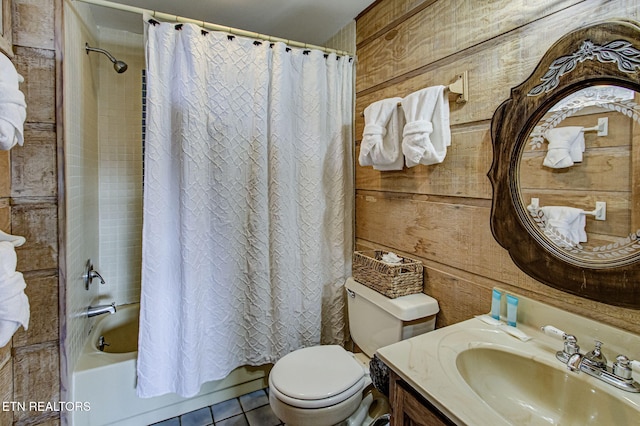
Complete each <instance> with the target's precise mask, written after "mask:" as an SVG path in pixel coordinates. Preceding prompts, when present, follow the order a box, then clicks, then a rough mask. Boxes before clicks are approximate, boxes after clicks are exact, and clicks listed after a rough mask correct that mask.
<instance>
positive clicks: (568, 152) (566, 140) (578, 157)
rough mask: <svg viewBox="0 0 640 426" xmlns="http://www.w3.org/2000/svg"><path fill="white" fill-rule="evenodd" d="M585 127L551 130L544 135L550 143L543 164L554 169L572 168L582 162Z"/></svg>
mask: <svg viewBox="0 0 640 426" xmlns="http://www.w3.org/2000/svg"><path fill="white" fill-rule="evenodd" d="M583 130H584V127H580V126H566V127H556V128H554V129H549V130H547V131H546V132H545V133H544V137H545V139H547V141H548V142H549V147H548V149H547V155H546V157H545V158H544V161H543V162H542V164H543V165H544V166H546V167H550V168H552V169H562V168H565V167H571V166H573V164H574V163H576V162H581V161H582V153H583V152H584V148H585V146H584V131H583Z"/></svg>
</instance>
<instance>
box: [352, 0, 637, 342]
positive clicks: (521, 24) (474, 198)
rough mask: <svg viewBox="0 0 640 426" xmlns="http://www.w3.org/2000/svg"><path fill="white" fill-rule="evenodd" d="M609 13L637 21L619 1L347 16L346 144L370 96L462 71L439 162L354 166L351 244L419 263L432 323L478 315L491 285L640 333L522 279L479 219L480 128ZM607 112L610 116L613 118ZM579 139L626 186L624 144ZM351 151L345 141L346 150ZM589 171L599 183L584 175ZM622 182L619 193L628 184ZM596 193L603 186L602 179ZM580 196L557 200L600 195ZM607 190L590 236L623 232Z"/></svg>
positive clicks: (618, 206) (485, 211) (392, 3)
mask: <svg viewBox="0 0 640 426" xmlns="http://www.w3.org/2000/svg"><path fill="white" fill-rule="evenodd" d="M619 17H624V18H626V19H636V20H638V19H639V18H640V5H638V4H637V2H635V1H630V0H621V1H615V2H607V1H600V0H593V1H592V0H586V1H578V0H566V1H551V0H549V1H544V2H527V1H525V0H522V1H520V0H519V1H515V2H514V1H507V0H500V1H493V2H480V1H471V2H465V1H463V0H455V1H452V2H435V3H433V4H431V3H429V4H427V2H415V3H414V2H411V1H403V0H383V1H379V2H377V3H376V4H375V5H374V6H372V7H371V8H370V9H368V10H367V11H366V12H365V13H363V14H362V15H361V16H359V17H358V19H357V22H356V28H357V41H358V51H357V55H358V73H357V88H356V91H357V93H356V130H355V131H356V139H360V138H361V135H362V130H363V126H364V123H363V118H362V116H361V113H362V111H363V110H364V108H365V107H366V106H368V105H369V104H371V103H372V102H374V101H377V100H380V99H383V98H388V97H395V96H400V97H403V96H406V95H408V94H409V93H412V92H413V91H416V90H419V89H422V88H424V87H428V86H433V85H438V84H448V83H449V82H451V81H452V80H453V79H454V78H455V76H456V75H457V74H458V73H459V72H461V71H464V70H468V71H469V88H470V89H469V102H468V103H466V104H456V103H453V102H451V103H450V104H449V105H450V110H451V129H452V146H451V147H450V148H449V150H448V153H447V157H446V158H445V160H444V162H443V163H442V164H438V165H434V166H418V167H415V168H412V169H406V168H405V169H404V170H402V171H394V172H378V171H375V170H373V169H372V168H371V167H366V168H365V167H360V166H359V165H357V164H356V169H355V171H356V181H355V182H356V226H355V233H356V246H357V247H358V248H369V249H371V248H382V249H386V250H393V251H396V252H398V253H401V254H405V255H407V256H413V257H417V258H419V259H421V260H422V261H423V263H424V265H425V278H424V288H425V292H426V293H428V294H431V295H433V296H434V297H436V298H437V299H438V300H439V303H440V306H441V312H440V313H439V314H438V323H437V326H438V327H442V326H445V325H449V324H453V323H456V322H459V321H462V320H464V319H467V318H470V317H471V316H473V315H475V314H480V313H484V312H487V310H488V308H489V303H490V290H491V288H492V287H493V286H500V287H502V288H505V289H507V290H510V291H514V292H518V293H520V294H523V295H524V296H527V297H531V298H534V299H536V300H541V301H543V302H546V303H549V304H551V305H553V306H557V307H560V308H562V309H566V310H568V311H571V312H575V313H578V314H581V315H585V316H589V317H592V318H597V319H598V320H599V321H603V322H606V323H609V324H612V325H615V326H617V327H621V328H624V329H627V330H630V331H632V332H635V333H638V332H640V325H638V324H640V312H639V311H635V310H630V309H624V308H618V307H613V306H609V305H606V304H603V303H598V302H594V301H591V300H587V299H582V298H578V297H575V296H572V295H569V294H567V293H564V292H562V291H559V290H556V289H553V288H550V287H548V286H546V285H544V284H542V283H540V282H538V281H536V280H534V279H532V278H530V277H529V276H527V275H526V274H524V273H523V272H522V271H520V270H519V269H518V268H517V266H516V265H515V264H514V263H513V261H512V260H511V258H510V257H509V255H508V254H507V252H506V251H505V250H504V249H503V248H502V247H500V246H499V245H498V244H497V243H496V242H495V240H494V238H493V236H492V234H491V229H490V224H489V216H490V208H491V201H490V200H491V192H492V189H491V186H490V184H489V182H488V179H487V177H486V173H487V172H488V171H489V169H490V167H491V161H492V158H493V156H492V149H491V144H490V130H489V123H490V120H491V118H492V116H493V112H494V111H495V109H496V108H497V107H498V106H499V105H500V104H501V103H502V102H503V101H504V100H506V99H508V98H509V95H510V90H511V88H512V87H515V86H517V85H519V84H520V83H521V82H522V81H524V80H525V79H526V78H527V77H528V76H529V75H530V74H531V72H532V71H533V69H534V67H535V66H536V65H537V63H538V61H539V59H540V58H541V57H542V55H543V54H544V53H545V52H546V50H547V49H548V48H549V47H550V46H551V45H552V44H553V43H554V42H555V41H556V40H558V39H559V38H560V37H561V36H562V35H564V34H565V33H567V32H569V31H571V30H573V29H576V28H578V27H580V26H583V25H586V24H588V23H592V22H595V21H600V20H602V19H607V18H619ZM615 115H616V114H614V115H613V116H611V117H610V120H617V119H618V118H617V117H615ZM570 122H571V121H570V120H569V121H567V122H563V124H562V125H569V124H568V123H570ZM614 127H615V126H614ZM587 139H588V140H587V145H588V146H589V147H590V149H592V150H594V149H596V150H601V153H602V154H603V155H602V156H597V155H595V156H592V157H593V158H589V160H588V161H589V162H590V163H591V165H592V166H594V167H595V168H597V169H598V170H600V171H599V172H598V173H596V175H598V176H602V175H604V170H603V168H605V167H606V168H607V170H610V172H609V174H607V180H613V182H614V183H613V185H614V186H616V187H617V188H618V189H619V186H620V185H619V181H618V178H622V177H623V176H626V177H627V182H628V173H629V165H628V164H629V162H630V155H631V153H630V152H629V150H627V153H626V154H621V152H623V151H624V150H620V149H618V148H615V147H616V146H618V145H617V142H615V141H613V139H612V138H598V139H593V138H592V137H591V136H589V135H588V136H587ZM612 141H613V142H612ZM358 148H359V144H358V143H356V153H358ZM610 150H616V151H618V154H615V155H614V156H613V157H611V156H609V160H610V161H613V162H614V163H616V164H615V165H613V166H611V163H606V162H605V161H603V158H604V155H605V154H607V152H605V151H610ZM541 155H542V156H543V155H544V154H543V153H542V151H541V152H538V153H535V154H532V155H531V156H532V157H535V158H536V159H535V161H537V162H538V169H539V163H540V162H541V161H542V157H540V156H541ZM536 156H537V157H536ZM625 156H626V158H625ZM590 157H591V156H590ZM612 158H613V159H614V160H612ZM530 161H531V162H530ZM535 161H534V160H530V159H529V158H527V160H525V161H524V162H523V165H522V168H523V171H522V173H530V172H533V170H534V168H535V167H534V166H535V164H534V162H535ZM625 162H626V163H627V164H626V165H625V164H624V163H625ZM356 163H357V160H356ZM585 165H587V164H586V163H583V164H581V167H582V166H585ZM538 173H539V172H538ZM547 174H549V173H547ZM551 174H552V175H553V173H551ZM612 177H614V178H615V179H612ZM551 178H553V179H558V177H557V176H555V177H554V176H552V177H551ZM592 178H594V179H599V180H603V179H601V178H598V177H597V176H595V175H594V177H592ZM547 179H550V178H549V177H547ZM560 180H561V178H560ZM616 182H617V183H616ZM568 183H569V182H565V186H568ZM538 186H544V185H538ZM624 186H625V187H626V188H627V189H626V190H627V191H628V190H629V188H628V187H629V184H628V183H627V184H626V185H624ZM607 188H608V189H609V190H611V189H613V187H611V185H609V186H608V187H607ZM534 192H535V193H537V194H539V196H540V198H541V199H544V200H546V201H549V202H556V201H560V200H558V199H557V198H554V197H556V196H555V195H553V194H551V193H549V191H547V188H539V187H538V188H528V189H524V190H523V194H524V195H523V196H524V197H525V198H530V196H531V194H533V193H534ZM583 192H584V191H573V192H572V193H569V194H568V195H567V196H566V197H568V198H571V199H572V200H574V201H576V203H577V204H579V205H581V204H583V205H584V206H590V205H591V203H592V202H594V201H595V199H596V198H598V197H599V196H601V193H598V192H593V191H592V192H589V193H586V194H585V193H583ZM565 194H566V193H565ZM608 196H609V199H608V203H610V204H611V205H610V206H609V208H610V209H611V210H610V211H611V212H612V215H615V216H617V218H616V219H615V220H611V221H606V222H601V223H597V224H593V225H594V226H596V227H598V229H597V232H598V233H599V234H597V235H602V234H606V233H609V232H612V233H615V232H619V230H621V229H622V228H623V227H624V225H621V224H622V223H623V222H625V221H628V220H630V219H629V214H628V213H627V214H625V213H623V212H624V211H625V210H626V208H627V207H626V204H628V203H629V200H628V195H627V196H626V197H627V199H626V200H625V195H624V193H623V192H620V191H617V192H615V193H614V192H609V193H608ZM563 201H565V202H566V201H567V199H566V198H565V199H564V200H563ZM594 206H595V204H594ZM594 229H595V228H594ZM614 229H616V230H618V231H615V230H614Z"/></svg>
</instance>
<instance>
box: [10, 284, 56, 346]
mask: <svg viewBox="0 0 640 426" xmlns="http://www.w3.org/2000/svg"><path fill="white" fill-rule="evenodd" d="M24 279H25V282H26V283H27V288H26V290H25V293H26V295H27V297H28V298H29V304H30V305H31V306H33V307H34V309H32V310H31V316H30V318H29V329H28V330H26V331H25V330H24V329H23V328H22V327H21V328H20V329H18V331H17V332H16V334H15V335H14V336H13V346H14V347H15V348H17V347H22V346H27V345H33V344H36V343H43V342H47V341H55V340H57V339H58V277H57V275H55V274H51V273H42V272H31V273H26V274H24Z"/></svg>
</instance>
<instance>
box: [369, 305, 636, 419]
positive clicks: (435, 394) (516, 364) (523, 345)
mask: <svg viewBox="0 0 640 426" xmlns="http://www.w3.org/2000/svg"><path fill="white" fill-rule="evenodd" d="M520 306H521V307H523V308H524V309H525V312H526V315H523V317H524V318H526V320H527V321H526V322H525V321H523V322H521V323H520V324H519V325H518V328H519V329H520V330H521V331H523V332H525V333H526V334H528V335H529V336H530V337H532V339H531V340H529V341H527V342H523V341H521V340H518V339H517V338H515V337H513V336H511V335H508V334H507V333H505V332H504V331H502V330H500V329H499V328H497V327H495V326H492V325H488V324H485V323H483V322H482V321H480V320H478V319H476V318H474V319H470V320H467V321H464V322H461V323H458V324H455V325H452V326H449V327H444V328H440V329H437V330H435V331H433V332H431V333H426V334H423V335H420V336H416V337H413V338H411V339H408V340H403V341H401V342H398V343H395V344H393V345H390V346H386V347H384V348H381V349H379V350H378V356H379V357H380V358H381V359H382V360H383V361H384V362H385V363H386V364H387V365H388V366H389V367H391V368H392V369H393V370H394V371H395V372H396V373H398V375H399V376H400V377H401V378H402V379H403V380H405V381H406V382H407V383H408V384H409V385H411V386H412V387H413V388H414V389H415V390H416V391H417V392H418V393H420V394H421V395H422V396H423V397H424V398H425V399H427V400H428V401H429V402H430V403H431V404H432V405H433V406H435V407H436V408H437V409H438V410H440V411H441V412H442V413H443V414H445V415H446V416H447V417H449V418H450V419H451V420H452V421H453V422H454V423H456V424H458V425H477V426H486V425H492V426H498V425H518V426H521V425H563V426H564V425H580V426H584V425H595V424H598V425H636V424H640V393H631V392H625V391H623V390H620V389H617V388H615V387H614V386H611V385H609V384H607V383H604V382H602V381H600V380H599V379H597V378H595V377H591V376H589V375H587V374H586V373H582V372H581V373H577V372H572V371H569V370H568V369H567V367H566V366H565V365H564V364H563V363H562V362H560V361H558V360H557V359H556V356H555V354H556V352H557V351H558V350H561V349H562V341H560V340H557V339H555V338H552V337H549V336H547V335H545V334H544V333H542V332H541V331H540V326H542V325H547V324H551V325H556V326H558V327H560V328H563V329H564V330H565V331H566V332H568V333H571V334H575V335H576V336H577V337H578V342H579V343H580V345H581V346H582V352H583V353H584V352H586V351H589V350H590V349H591V348H592V347H593V346H592V345H593V341H594V339H598V340H600V341H602V342H604V346H603V352H604V353H605V355H606V357H607V358H608V359H609V360H612V359H615V357H616V355H618V354H621V353H623V354H626V355H627V356H629V357H632V358H633V357H636V358H637V357H640V336H638V335H635V334H632V333H629V332H626V331H624V330H620V329H617V328H614V327H611V326H608V325H605V324H602V323H600V322H597V321H594V320H591V319H588V318H584V317H579V316H577V315H575V314H570V313H567V312H564V311H560V310H559V309H557V308H554V307H549V306H548V305H544V304H541V303H540V302H535V301H531V300H530V299H527V298H524V297H521V299H520ZM636 380H638V381H640V377H636Z"/></svg>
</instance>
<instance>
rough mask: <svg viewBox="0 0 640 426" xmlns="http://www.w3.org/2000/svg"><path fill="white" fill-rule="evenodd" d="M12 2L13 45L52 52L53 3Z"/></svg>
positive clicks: (31, 0)
mask: <svg viewBox="0 0 640 426" xmlns="http://www.w3.org/2000/svg"><path fill="white" fill-rule="evenodd" d="M12 1H13V44H14V45H17V46H23V47H36V48H41V49H49V50H54V30H53V29H54V13H53V8H54V4H55V2H53V1H51V0H12Z"/></svg>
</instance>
